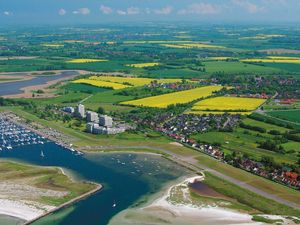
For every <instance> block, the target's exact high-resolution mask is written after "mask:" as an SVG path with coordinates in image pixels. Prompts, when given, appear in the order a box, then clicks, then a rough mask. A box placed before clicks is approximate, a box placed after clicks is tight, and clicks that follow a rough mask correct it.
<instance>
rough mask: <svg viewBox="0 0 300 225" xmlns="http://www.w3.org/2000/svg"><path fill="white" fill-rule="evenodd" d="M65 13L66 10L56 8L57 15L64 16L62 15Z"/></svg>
mask: <svg viewBox="0 0 300 225" xmlns="http://www.w3.org/2000/svg"><path fill="white" fill-rule="evenodd" d="M66 13H67V11H66V10H65V9H60V10H58V15H60V16H64V15H66Z"/></svg>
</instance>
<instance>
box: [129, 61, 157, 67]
mask: <svg viewBox="0 0 300 225" xmlns="http://www.w3.org/2000/svg"><path fill="white" fill-rule="evenodd" d="M159 65H160V63H158V62H149V63H135V64H127V65H126V66H130V67H134V68H145V67H152V66H159Z"/></svg>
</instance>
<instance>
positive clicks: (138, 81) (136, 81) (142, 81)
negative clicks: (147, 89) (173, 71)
mask: <svg viewBox="0 0 300 225" xmlns="http://www.w3.org/2000/svg"><path fill="white" fill-rule="evenodd" d="M89 79H91V80H101V81H107V82H113V83H119V84H126V85H127V84H130V85H132V86H135V87H139V86H144V85H146V84H150V83H151V82H152V81H154V80H155V79H151V78H142V77H115V76H91V77H89ZM181 81H182V80H181V79H158V80H157V82H158V83H173V82H181Z"/></svg>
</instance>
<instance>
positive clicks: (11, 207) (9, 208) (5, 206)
mask: <svg viewBox="0 0 300 225" xmlns="http://www.w3.org/2000/svg"><path fill="white" fill-rule="evenodd" d="M0 162H15V161H14V160H3V159H0ZM17 162H18V163H26V162H22V161H20V162H19V161H17ZM29 165H31V166H35V167H36V165H34V164H29ZM37 167H41V166H37ZM43 168H57V169H58V170H59V171H60V172H61V173H62V174H63V175H65V176H66V177H67V178H68V179H70V180H71V181H75V180H76V179H75V177H73V176H72V174H69V173H68V172H65V171H64V168H62V167H50V166H49V167H48V166H46V167H43ZM86 183H89V184H93V185H95V188H94V189H92V190H90V191H88V192H85V193H83V194H81V195H79V196H77V197H75V198H73V199H70V200H69V201H67V202H65V203H63V204H61V205H59V206H53V205H46V204H42V203H39V202H36V201H29V200H22V199H20V200H13V199H9V198H2V197H1V194H0V216H7V217H11V218H14V219H17V220H20V221H24V222H22V225H23V224H24V225H28V224H31V223H33V222H35V221H37V220H39V219H41V218H43V217H45V216H47V215H49V214H51V213H54V212H56V211H58V210H60V209H62V208H65V207H68V206H70V205H72V204H74V203H76V202H78V201H80V200H82V199H85V198H87V197H89V196H91V195H93V194H95V193H96V192H98V191H100V190H102V188H103V185H101V184H99V183H95V182H90V181H86Z"/></svg>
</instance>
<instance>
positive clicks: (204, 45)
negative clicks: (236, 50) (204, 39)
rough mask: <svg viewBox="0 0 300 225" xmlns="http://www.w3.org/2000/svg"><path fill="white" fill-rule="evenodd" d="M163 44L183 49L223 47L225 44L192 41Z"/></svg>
mask: <svg viewBox="0 0 300 225" xmlns="http://www.w3.org/2000/svg"><path fill="white" fill-rule="evenodd" d="M162 46H164V47H167V48H183V49H190V48H195V49H197V48H215V49H223V48H225V47H224V46H218V45H210V44H201V43H192V44H162Z"/></svg>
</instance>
